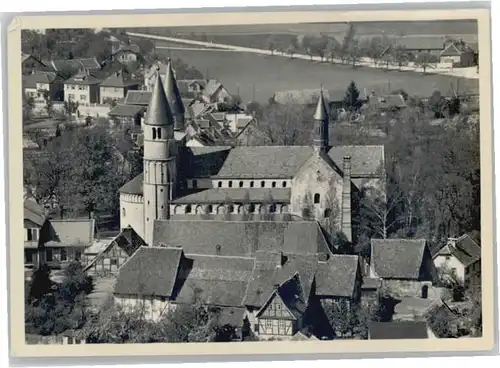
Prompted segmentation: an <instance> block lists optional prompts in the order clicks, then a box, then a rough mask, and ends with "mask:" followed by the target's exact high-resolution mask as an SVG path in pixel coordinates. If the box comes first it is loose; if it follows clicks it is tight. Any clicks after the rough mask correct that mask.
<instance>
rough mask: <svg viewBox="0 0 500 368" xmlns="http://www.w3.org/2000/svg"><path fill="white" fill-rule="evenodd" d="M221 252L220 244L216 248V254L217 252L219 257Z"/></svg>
mask: <svg viewBox="0 0 500 368" xmlns="http://www.w3.org/2000/svg"><path fill="white" fill-rule="evenodd" d="M220 250H221V246H220V245H219V244H217V245H216V247H215V252H216V254H217V255H219V254H220Z"/></svg>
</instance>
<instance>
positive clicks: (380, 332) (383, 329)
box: [368, 321, 436, 340]
mask: <svg viewBox="0 0 500 368" xmlns="http://www.w3.org/2000/svg"><path fill="white" fill-rule="evenodd" d="M435 338H436V336H435V335H434V333H433V331H432V330H431V328H430V327H429V326H428V325H427V323H426V322H423V321H404V322H370V324H369V327H368V340H398V339H412V340H414V339H415V340H416V339H435Z"/></svg>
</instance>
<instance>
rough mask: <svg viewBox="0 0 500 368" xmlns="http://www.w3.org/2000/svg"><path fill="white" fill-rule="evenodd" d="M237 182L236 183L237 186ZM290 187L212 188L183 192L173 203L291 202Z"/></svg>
mask: <svg viewBox="0 0 500 368" xmlns="http://www.w3.org/2000/svg"><path fill="white" fill-rule="evenodd" d="M236 185H237V183H235V186H236ZM290 191H291V189H290V188H267V189H266V188H211V189H201V190H196V191H190V192H189V193H185V194H181V195H180V196H179V197H178V198H176V199H175V200H174V201H172V203H200V204H202V203H243V202H250V203H251V202H255V203H262V202H263V201H266V200H268V201H271V199H272V201H273V202H276V203H289V202H290Z"/></svg>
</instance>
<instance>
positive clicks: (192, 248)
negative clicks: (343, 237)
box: [153, 220, 330, 256]
mask: <svg viewBox="0 0 500 368" xmlns="http://www.w3.org/2000/svg"><path fill="white" fill-rule="evenodd" d="M161 244H164V245H166V246H179V247H182V248H183V249H184V251H185V252H186V253H194V254H211V255H214V254H217V253H219V254H220V255H224V256H252V255H253V254H255V252H256V251H257V250H262V251H283V252H284V253H287V254H288V253H291V254H317V253H323V254H325V253H326V254H330V251H329V248H328V244H327V242H326V239H325V237H324V235H323V232H322V230H321V228H320V226H319V225H318V223H317V222H316V221H204V220H191V221H189V220H188V221H182V220H169V221H159V220H156V221H155V223H154V232H153V245H161Z"/></svg>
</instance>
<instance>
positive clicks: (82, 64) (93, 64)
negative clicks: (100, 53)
mask: <svg viewBox="0 0 500 368" xmlns="http://www.w3.org/2000/svg"><path fill="white" fill-rule="evenodd" d="M50 63H51V65H52V67H53V68H54V70H55V71H62V72H67V71H70V70H79V69H81V68H85V69H89V70H99V69H101V65H100V64H99V62H98V61H97V59H96V58H81V59H68V60H52V61H51V62H50Z"/></svg>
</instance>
